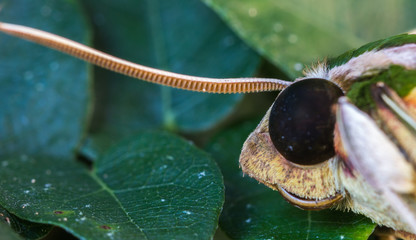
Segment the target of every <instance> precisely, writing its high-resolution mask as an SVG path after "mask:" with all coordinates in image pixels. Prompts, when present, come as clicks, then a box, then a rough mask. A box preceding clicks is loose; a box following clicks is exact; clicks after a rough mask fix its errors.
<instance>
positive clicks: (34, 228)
mask: <svg viewBox="0 0 416 240" xmlns="http://www.w3.org/2000/svg"><path fill="white" fill-rule="evenodd" d="M0 220H3V221H5V222H6V223H8V224H9V226H10V227H11V228H12V229H13V230H14V231H16V232H17V233H18V234H20V236H22V237H24V238H25V239H40V238H42V237H44V236H46V235H47V234H48V233H49V231H50V230H51V229H52V226H50V225H46V224H39V223H33V222H28V221H26V220H23V219H20V218H18V217H16V216H15V215H13V214H10V213H9V212H8V211H7V210H6V209H4V208H3V207H0ZM0 236H2V237H3V235H2V234H0ZM2 239H3V238H2Z"/></svg>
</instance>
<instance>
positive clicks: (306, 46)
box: [204, 0, 416, 77]
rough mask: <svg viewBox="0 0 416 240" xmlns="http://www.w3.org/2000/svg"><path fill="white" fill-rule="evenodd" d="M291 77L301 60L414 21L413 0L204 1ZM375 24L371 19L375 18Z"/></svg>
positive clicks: (307, 60)
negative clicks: (317, 0)
mask: <svg viewBox="0 0 416 240" xmlns="http://www.w3.org/2000/svg"><path fill="white" fill-rule="evenodd" d="M204 2H206V3H207V4H208V5H209V6H211V7H212V8H213V9H215V11H216V12H217V13H218V14H219V15H220V16H221V17H222V18H223V19H224V20H225V21H226V22H227V23H228V24H229V25H230V26H231V27H232V28H233V29H234V30H235V31H236V32H237V33H238V35H239V36H240V37H242V38H243V39H244V40H246V42H247V43H248V44H249V45H250V46H251V47H253V48H254V49H256V50H257V51H258V52H259V53H260V54H261V55H263V56H265V57H266V58H268V59H269V60H270V61H272V62H273V63H275V64H276V65H277V66H279V67H281V68H282V69H283V70H285V71H286V72H287V73H288V74H290V75H291V76H292V77H295V76H299V75H300V73H301V71H300V70H302V68H303V64H308V65H309V64H310V63H311V62H312V61H316V59H322V58H323V57H325V56H327V55H332V56H333V55H337V54H339V53H340V52H343V51H346V50H348V49H349V48H352V47H358V46H360V45H362V44H364V43H366V42H368V41H374V40H376V39H380V38H385V37H388V36H390V35H396V34H399V33H402V32H404V31H408V30H410V29H412V28H415V26H416V15H414V13H413V9H415V7H416V6H415V5H416V3H415V2H414V1H412V0H403V1H394V2H393V1H390V0H383V1H378V0H373V1H360V0H353V1H332V0H325V1H319V2H316V1H308V0H262V1H258V0H204ZM375 22H376V23H377V24H374V23H375Z"/></svg>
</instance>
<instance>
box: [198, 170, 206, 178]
mask: <svg viewBox="0 0 416 240" xmlns="http://www.w3.org/2000/svg"><path fill="white" fill-rule="evenodd" d="M205 175H206V173H205V171H202V172H200V173H198V178H199V179H200V178H202V177H205Z"/></svg>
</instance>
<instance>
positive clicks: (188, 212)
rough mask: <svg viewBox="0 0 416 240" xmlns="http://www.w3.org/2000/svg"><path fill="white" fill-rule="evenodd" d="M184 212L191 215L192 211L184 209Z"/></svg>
mask: <svg viewBox="0 0 416 240" xmlns="http://www.w3.org/2000/svg"><path fill="white" fill-rule="evenodd" d="M183 213H185V214H187V215H191V214H192V212H190V211H187V210H185V211H183Z"/></svg>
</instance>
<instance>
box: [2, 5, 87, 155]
mask: <svg viewBox="0 0 416 240" xmlns="http://www.w3.org/2000/svg"><path fill="white" fill-rule="evenodd" d="M83 17H84V16H83V15H82V14H81V11H80V6H79V5H78V3H77V2H76V1H75V0H55V1H51V0H47V1H24V0H4V1H2V2H1V11H0V19H1V21H8V22H12V23H18V24H23V25H27V26H32V27H37V28H40V29H44V30H46V31H51V32H54V33H57V34H60V35H63V36H66V37H69V38H72V39H74V40H76V41H80V42H86V41H88V36H89V31H88V29H87V25H86V23H85V19H84V18H83ZM68 19H71V20H70V21H68ZM0 46H1V47H0V56H1V58H0V96H1V98H2V100H1V102H0V116H1V117H0V126H1V127H0V142H1V143H2V144H1V146H2V147H1V151H0V155H2V154H9V153H13V152H19V153H26V154H31V153H37V154H40V153H47V154H50V155H55V156H67V155H69V154H72V151H73V149H74V148H75V146H76V145H77V144H78V142H79V139H80V138H81V135H82V131H83V128H84V124H85V121H86V118H87V108H88V100H89V97H90V96H89V82H88V69H87V65H86V64H85V63H83V62H81V61H79V60H76V59H74V58H72V57H68V56H65V55H63V54H61V53H58V52H56V51H53V50H49V49H47V48H45V47H41V46H38V45H36V44H33V43H29V42H26V41H23V40H19V39H17V38H15V37H9V36H6V35H4V34H1V35H0Z"/></svg>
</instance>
